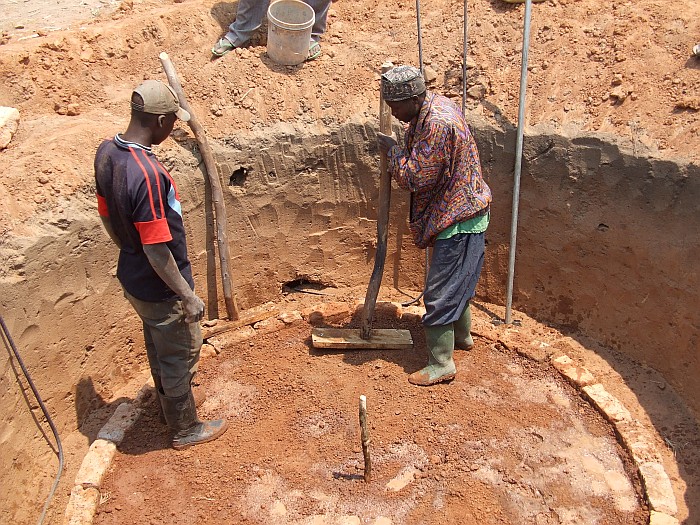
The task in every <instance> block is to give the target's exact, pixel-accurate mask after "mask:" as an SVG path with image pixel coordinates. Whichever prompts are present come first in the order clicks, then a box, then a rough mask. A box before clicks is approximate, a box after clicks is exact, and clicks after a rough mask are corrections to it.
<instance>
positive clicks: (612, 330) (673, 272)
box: [476, 125, 700, 416]
mask: <svg viewBox="0 0 700 525" xmlns="http://www.w3.org/2000/svg"><path fill="white" fill-rule="evenodd" d="M476 129H477V136H478V139H479V149H480V153H481V158H482V163H483V165H484V169H485V172H486V173H487V176H488V177H489V181H490V182H491V186H492V188H493V189H494V192H495V197H494V206H493V220H492V225H491V227H490V229H489V233H488V237H489V255H488V257H487V268H486V271H485V275H484V280H483V282H482V293H485V294H486V295H487V296H488V298H489V300H491V301H493V302H497V303H501V304H503V303H504V302H505V300H504V299H501V300H499V294H500V289H499V288H500V286H501V283H502V282H504V277H503V276H504V272H506V271H507V266H508V246H509V244H508V241H509V238H510V218H511V208H512V186H513V175H512V174H513V166H514V153H513V152H514V151H515V147H514V144H515V132H514V130H512V129H511V130H509V131H508V132H507V133H503V132H501V131H494V130H493V129H490V128H489V127H483V126H479V125H477V127H476ZM639 149H640V148H639V146H638V145H636V144H634V143H631V142H630V143H621V142H619V141H616V139H614V138H612V137H609V136H602V135H600V136H596V135H592V134H587V135H580V136H572V137H566V136H562V135H560V134H559V135H557V134H554V133H551V130H547V129H545V128H538V129H533V130H531V132H530V133H528V135H527V136H526V138H525V142H524V158H523V166H522V178H521V197H520V206H519V226H518V232H517V254H516V265H515V285H514V299H513V306H514V308H517V309H519V310H522V311H524V312H527V313H528V314H530V315H533V316H535V317H536V318H537V319H539V320H540V321H541V322H544V323H548V324H554V325H560V326H564V327H565V328H567V329H569V330H573V331H576V332H579V333H581V334H586V335H588V336H590V337H592V338H594V339H596V340H598V341H600V342H601V343H603V344H605V345H609V346H611V347H612V348H615V349H617V350H620V351H621V352H623V353H625V354H627V355H629V356H630V357H632V358H633V359H635V360H636V361H638V362H640V363H643V364H645V365H648V366H650V367H652V368H655V369H657V370H659V371H660V372H661V373H662V374H663V375H664V376H665V377H666V379H667V380H668V381H669V382H670V383H671V384H672V385H673V386H675V387H676V388H677V389H678V391H679V392H680V393H681V395H682V396H683V397H684V399H685V400H686V402H687V403H688V404H689V405H690V406H691V408H692V409H693V410H694V412H695V414H696V416H697V414H698V413H700V384H698V382H697V381H696V380H695V378H696V377H697V376H698V374H699V373H700V360H699V359H698V354H697V348H698V336H697V334H698V327H699V326H700V315H698V306H699V301H698V295H697V290H698V289H699V287H700V286H699V285H700V283H699V279H698V271H697V267H698V266H697V260H698V257H700V246H699V245H698V243H697V232H698V231H700V205H699V204H698V203H699V202H700V200H699V197H700V166H698V165H697V164H692V163H683V162H678V163H674V162H671V161H667V160H658V159H654V158H651V157H647V156H646V155H645V154H644V152H643V151H638V150H639ZM494 292H495V293H494Z"/></svg>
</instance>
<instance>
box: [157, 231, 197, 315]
mask: <svg viewBox="0 0 700 525" xmlns="http://www.w3.org/2000/svg"><path fill="white" fill-rule="evenodd" d="M143 253H145V254H146V257H148V261H149V262H150V263H151V266H152V267H153V269H154V270H155V272H156V273H157V274H158V276H159V277H160V278H161V279H163V282H164V283H165V284H167V285H168V287H169V288H170V289H171V290H172V291H173V292H175V293H176V294H177V295H178V296H179V297H180V300H181V301H182V309H183V310H184V314H185V322H186V323H198V322H199V321H201V319H202V317H203V316H204V302H202V300H201V299H200V298H199V297H197V296H196V295H195V293H194V292H193V291H192V289H191V288H190V285H189V284H188V283H187V281H185V278H184V277H183V276H182V274H181V273H180V270H179V268H178V267H177V264H176V263H175V259H174V258H173V254H172V252H171V251H170V248H168V245H167V244H166V243H164V242H161V243H157V244H144V245H143Z"/></svg>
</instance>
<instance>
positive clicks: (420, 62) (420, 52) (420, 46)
mask: <svg viewBox="0 0 700 525" xmlns="http://www.w3.org/2000/svg"><path fill="white" fill-rule="evenodd" d="M416 25H417V27H418V65H419V66H420V72H421V75H425V71H424V70H423V37H422V35H421V30H420V0H416Z"/></svg>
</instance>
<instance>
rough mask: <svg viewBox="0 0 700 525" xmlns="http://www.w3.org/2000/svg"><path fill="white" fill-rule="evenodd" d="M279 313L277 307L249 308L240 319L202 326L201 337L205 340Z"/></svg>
mask: <svg viewBox="0 0 700 525" xmlns="http://www.w3.org/2000/svg"><path fill="white" fill-rule="evenodd" d="M279 313H280V310H279V308H267V307H264V308H262V309H260V310H257V309H255V308H251V309H250V310H246V311H245V313H244V317H243V318H242V319H238V320H236V321H219V322H217V323H216V324H215V325H214V326H202V339H204V340H205V341H206V340H207V339H209V338H210V337H214V336H215V335H219V334H223V333H224V332H230V331H231V330H237V329H238V328H242V327H244V326H246V325H251V324H255V323H257V322H258V321H262V320H263V319H269V318H270V317H275V316H276V315H279Z"/></svg>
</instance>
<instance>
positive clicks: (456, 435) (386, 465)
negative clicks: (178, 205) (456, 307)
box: [96, 303, 648, 525]
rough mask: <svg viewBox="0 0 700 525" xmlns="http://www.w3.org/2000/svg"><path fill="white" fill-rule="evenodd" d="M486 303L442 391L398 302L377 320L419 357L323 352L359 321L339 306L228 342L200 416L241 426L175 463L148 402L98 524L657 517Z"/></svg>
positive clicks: (595, 418) (571, 393) (579, 412)
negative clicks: (337, 333)
mask: <svg viewBox="0 0 700 525" xmlns="http://www.w3.org/2000/svg"><path fill="white" fill-rule="evenodd" d="M336 304H338V305H340V304H343V303H336ZM489 307H490V305H479V308H481V309H480V310H478V311H477V313H476V315H475V317H477V318H478V321H477V322H476V323H475V332H476V333H477V334H479V333H481V334H484V335H483V336H481V337H477V344H476V346H475V348H474V349H473V350H472V351H470V352H463V351H460V352H457V355H456V362H457V366H458V369H459V373H458V376H457V378H456V380H455V381H453V382H452V383H450V384H446V385H440V386H437V387H434V388H418V387H414V386H411V385H409V384H408V383H407V381H406V375H407V374H408V373H410V372H413V371H415V370H417V369H419V368H421V367H422V366H423V364H424V361H425V359H426V357H425V351H424V348H425V343H424V340H423V337H422V333H421V332H422V330H421V326H420V317H419V316H418V315H411V314H409V315H404V316H402V317H401V319H400V320H399V319H397V317H396V315H395V313H394V312H395V310H396V308H395V307H392V306H388V305H384V306H383V307H382V308H381V312H380V315H378V316H377V320H376V324H375V326H376V327H382V328H401V329H408V330H410V331H411V333H412V334H413V337H414V342H415V348H414V350H410V351H401V350H384V351H377V350H360V351H357V350H356V351H345V352H333V351H323V350H316V349H313V348H311V347H310V344H309V343H310V341H309V339H310V333H311V329H312V324H315V325H327V324H328V323H330V324H331V325H333V326H340V327H351V326H358V319H355V320H354V321H353V320H352V319H350V317H349V316H347V315H346V314H343V311H344V309H343V308H336V311H335V314H334V308H333V306H332V305H331V307H330V308H327V309H326V310H325V312H324V313H321V312H318V311H316V313H313V312H314V311H315V310H314V308H309V309H308V310H306V311H305V312H304V317H305V318H307V319H310V320H311V323H312V324H309V322H303V321H300V322H298V323H297V324H295V325H293V326H291V327H289V328H287V327H284V324H283V323H282V322H280V321H276V322H277V323H279V324H280V325H281V326H280V328H282V329H281V331H279V332H276V333H272V334H266V335H260V336H256V337H254V338H251V339H244V340H241V336H242V335H243V334H235V333H234V334H222V335H221V336H219V337H218V338H217V341H216V345H217V346H219V345H220V348H221V354H220V355H219V356H218V357H216V358H214V359H212V360H210V361H208V362H206V364H205V366H203V367H202V374H201V377H200V379H199V382H200V383H201V386H202V388H203V389H204V390H205V391H206V392H207V394H208V397H207V400H206V401H205V402H204V404H203V405H202V406H201V412H202V413H203V414H206V415H207V416H209V417H223V416H225V417H227V418H228V419H229V421H230V423H231V429H230V430H229V431H228V432H227V433H226V434H225V435H224V436H223V437H222V438H221V439H219V440H217V441H216V442H213V443H210V444H206V445H203V446H201V447H198V448H196V449H190V450H189V451H186V452H183V453H180V454H173V453H172V451H171V450H170V449H169V441H168V439H169V433H168V431H167V429H166V428H165V427H164V426H163V425H161V424H160V423H159V422H158V415H157V408H156V405H155V404H154V402H151V403H150V405H149V406H148V408H147V410H146V411H145V413H144V415H143V416H142V418H141V419H140V420H139V421H137V423H136V424H135V426H134V428H133V429H132V431H131V432H130V433H129V434H128V435H127V437H126V438H125V440H124V442H122V444H121V446H120V447H119V453H118V456H117V459H116V461H115V463H114V465H113V468H112V469H111V471H110V473H109V474H108V476H107V481H106V483H104V484H103V487H102V499H103V503H102V504H101V505H100V507H99V514H98V516H97V518H96V523H102V524H118V523H126V522H133V521H139V520H141V522H143V523H161V517H162V516H168V520H169V521H170V522H171V523H182V524H184V523H192V522H197V523H211V524H214V523H277V524H301V523H342V522H343V521H342V520H343V519H345V520H351V519H358V518H359V520H361V521H357V523H394V524H419V523H431V524H445V525H446V524H448V523H455V522H459V523H464V524H477V523H478V524H497V523H518V524H559V523H566V524H572V525H573V524H581V523H586V524H589V525H594V524H611V523H625V524H630V525H631V524H645V523H646V522H647V519H648V511H647V509H646V507H645V504H644V503H642V501H643V498H640V497H639V494H640V486H639V483H638V481H637V477H636V475H635V474H634V468H630V465H631V463H630V462H629V459H628V457H627V455H626V453H625V451H624V450H621V449H620V447H619V445H618V444H617V441H616V439H615V436H614V433H613V432H612V431H611V429H610V427H609V425H608V424H607V422H605V421H604V420H603V419H602V418H601V416H600V415H599V414H598V413H597V412H596V411H595V410H594V409H592V408H591V407H590V406H589V405H588V403H586V402H585V401H584V400H583V399H582V398H581V397H580V395H579V394H578V392H577V391H575V390H573V389H572V388H571V387H570V386H569V385H568V384H566V383H565V382H564V381H563V380H562V379H561V378H559V377H558V375H557V374H556V373H553V371H552V369H551V368H549V367H548V366H543V365H541V364H539V363H536V362H533V361H530V360H528V359H526V358H522V357H519V356H518V355H517V353H516V352H515V351H513V350H509V349H507V348H506V347H504V346H503V345H501V344H498V343H497V342H496V341H495V340H492V339H491V338H494V339H497V335H496V334H497V332H496V330H495V329H493V328H491V327H490V326H489V324H490V323H489V322H488V320H489V319H490V318H489V310H488V308H489ZM346 310H347V309H346V308H345V311H346ZM358 317H359V316H358ZM555 334H556V332H555V331H553V330H551V331H550V336H553V335H555ZM360 395H366V396H367V399H368V411H369V414H370V415H369V420H370V432H371V455H372V480H371V482H370V483H365V482H364V481H363V473H364V463H363V459H362V458H363V457H362V451H361V448H360V436H359V423H358V414H357V413H358V398H359V396H360ZM152 401H155V400H152ZM353 517H355V518H353ZM382 519H383V520H390V521H377V520H382ZM313 520H325V521H313ZM346 522H347V523H351V521H346Z"/></svg>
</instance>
